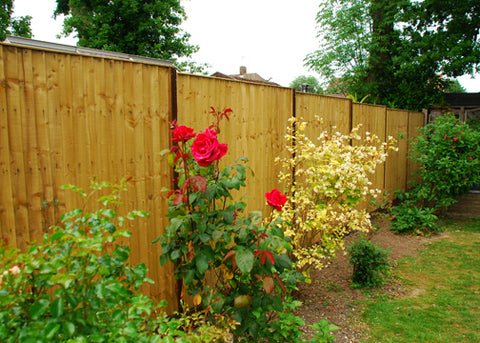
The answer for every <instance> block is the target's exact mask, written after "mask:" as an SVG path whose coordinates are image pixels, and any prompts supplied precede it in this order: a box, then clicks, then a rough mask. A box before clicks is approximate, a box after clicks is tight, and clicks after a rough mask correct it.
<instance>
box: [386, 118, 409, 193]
mask: <svg viewBox="0 0 480 343" xmlns="http://www.w3.org/2000/svg"><path fill="white" fill-rule="evenodd" d="M386 135H387V138H388V137H389V136H391V137H394V138H395V139H396V140H397V146H398V151H397V152H394V151H389V154H388V157H387V161H386V164H385V190H386V191H387V194H388V197H389V198H393V197H394V191H397V190H405V187H406V184H407V139H408V111H402V110H392V109H388V110H387V132H386Z"/></svg>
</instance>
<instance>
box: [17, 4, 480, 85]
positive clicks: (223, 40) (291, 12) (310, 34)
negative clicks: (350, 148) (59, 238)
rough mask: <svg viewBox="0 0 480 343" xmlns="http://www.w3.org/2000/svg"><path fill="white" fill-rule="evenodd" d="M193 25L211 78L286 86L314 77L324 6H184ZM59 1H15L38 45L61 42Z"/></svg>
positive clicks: (188, 27)
mask: <svg viewBox="0 0 480 343" xmlns="http://www.w3.org/2000/svg"><path fill="white" fill-rule="evenodd" d="M181 3H182V5H183V6H184V8H185V11H186V13H187V16H188V19H187V20H186V21H185V22H184V23H183V25H182V28H183V29H184V30H185V31H186V32H188V33H190V34H191V38H190V42H191V43H192V44H195V45H199V46H200V51H199V52H198V53H197V54H196V55H195V56H194V60H195V61H196V62H201V63H207V64H209V65H210V68H209V69H208V72H209V73H210V74H212V73H214V72H216V71H219V72H222V73H224V74H238V73H239V67H240V66H241V65H244V66H246V67H247V72H249V73H257V74H259V75H260V76H262V77H263V78H264V79H267V80H268V79H271V81H273V82H276V83H278V84H280V85H282V86H288V85H289V83H290V82H291V81H292V80H293V79H295V78H296V77H297V76H300V75H314V76H317V77H318V75H315V74H314V73H313V72H310V71H308V70H307V68H305V67H304V66H303V63H304V62H303V59H304V58H305V56H306V55H307V54H308V53H310V52H313V51H314V50H315V49H316V48H317V39H316V29H315V15H316V12H317V9H318V4H319V3H320V0H298V1H292V0H181ZM55 6H56V1H55V0H14V7H15V8H14V10H15V13H14V15H16V16H21V15H27V14H28V15H31V16H32V17H33V19H32V31H33V35H34V37H33V38H34V39H38V40H44V41H49V42H57V43H63V44H70V45H75V42H76V40H75V39H74V38H71V37H68V38H63V39H61V40H58V39H57V38H56V35H58V34H59V33H60V32H61V30H62V18H57V20H54V19H53V11H54V9H55ZM460 83H461V84H462V85H463V86H464V87H465V88H466V89H467V91H469V92H480V78H479V77H477V78H476V79H471V77H469V76H464V77H462V78H460Z"/></svg>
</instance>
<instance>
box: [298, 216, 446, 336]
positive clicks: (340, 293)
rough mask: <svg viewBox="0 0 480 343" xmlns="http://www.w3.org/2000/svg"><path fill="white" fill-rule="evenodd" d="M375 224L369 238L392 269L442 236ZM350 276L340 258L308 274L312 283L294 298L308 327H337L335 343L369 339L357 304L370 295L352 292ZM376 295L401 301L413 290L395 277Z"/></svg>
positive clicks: (346, 263) (344, 259)
mask: <svg viewBox="0 0 480 343" xmlns="http://www.w3.org/2000/svg"><path fill="white" fill-rule="evenodd" d="M376 224H377V226H378V227H380V229H379V230H377V231H376V232H375V233H373V234H370V235H369V236H368V237H369V239H371V240H372V241H373V242H374V243H376V244H378V245H380V246H382V247H383V248H384V249H388V250H389V251H390V259H391V263H392V265H393V266H395V264H396V261H397V260H398V259H399V258H401V257H403V256H405V255H410V256H415V255H418V253H419V250H421V249H422V248H424V247H425V246H426V244H429V243H431V242H432V241H434V240H437V239H439V238H441V237H442V236H443V235H445V234H436V235H433V236H430V237H420V236H408V235H397V234H395V233H393V232H392V231H391V230H389V229H388V228H389V226H390V222H389V220H388V219H386V218H380V219H377V220H376ZM359 235H360V233H354V234H351V235H349V236H348V237H346V238H345V241H346V246H348V245H349V244H351V243H352V241H353V240H354V239H355V238H357V237H358V236H359ZM351 276H352V267H351V265H350V263H349V261H348V257H347V256H345V255H340V256H338V257H337V258H335V259H334V260H333V261H332V263H331V264H330V265H329V266H328V267H326V268H324V269H322V270H313V271H311V274H310V278H311V283H310V284H303V285H302V286H301V288H300V290H299V292H298V294H297V295H296V298H297V300H300V301H302V302H303V303H304V305H302V307H301V308H300V309H299V312H298V315H299V316H300V317H301V318H302V319H303V320H304V321H305V323H306V324H307V325H310V324H313V323H316V322H318V321H319V320H320V319H326V320H328V322H329V323H332V324H335V325H337V326H338V327H340V329H339V330H337V331H334V332H333V334H335V335H336V338H335V342H336V343H347V342H348V343H350V342H360V341H361V340H363V339H366V338H367V337H368V327H366V326H365V325H364V324H363V323H362V322H361V320H360V313H361V309H360V308H359V305H358V302H359V301H360V300H362V299H365V297H368V296H370V295H368V292H365V291H362V290H360V289H353V288H351ZM375 292H376V293H380V294H388V295H391V296H393V297H402V296H409V295H412V292H415V290H407V289H406V288H405V287H403V286H401V285H400V284H399V283H398V282H396V279H395V277H390V278H389V280H388V281H387V282H386V284H385V285H384V286H383V287H382V288H380V289H376V290H375ZM304 331H305V332H306V333H309V328H307V327H306V328H304Z"/></svg>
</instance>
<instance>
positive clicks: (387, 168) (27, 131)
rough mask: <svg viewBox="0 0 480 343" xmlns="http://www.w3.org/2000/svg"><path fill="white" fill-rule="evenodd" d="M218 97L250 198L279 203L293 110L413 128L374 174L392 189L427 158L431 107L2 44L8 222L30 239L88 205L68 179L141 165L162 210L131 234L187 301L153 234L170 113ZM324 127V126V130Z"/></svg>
mask: <svg viewBox="0 0 480 343" xmlns="http://www.w3.org/2000/svg"><path fill="white" fill-rule="evenodd" d="M210 106H213V107H215V108H216V109H218V110H221V109H224V108H231V109H232V110H233V115H232V116H231V118H230V120H229V121H223V122H222V123H221V126H220V128H221V135H220V136H219V139H220V141H222V142H225V143H227V144H228V147H229V151H228V154H227V156H226V158H225V161H224V162H223V161H222V163H226V164H227V163H228V164H230V163H232V162H233V161H234V160H235V159H236V158H238V157H240V156H245V157H247V158H248V159H249V163H248V165H249V167H250V168H251V169H252V170H253V172H254V173H255V176H254V177H251V178H250V179H249V180H248V184H247V187H246V188H245V190H243V191H241V193H240V194H239V196H240V195H241V196H250V197H249V198H247V201H246V202H247V210H248V211H252V210H262V211H268V210H269V209H268V208H267V206H266V205H265V200H264V197H263V194H264V193H265V192H267V191H270V190H271V189H272V188H279V189H281V188H282V187H283V185H278V181H277V175H278V171H279V170H278V167H277V166H276V165H275V163H274V157H275V156H287V150H286V148H285V144H286V143H285V139H284V135H285V128H286V126H287V120H288V118H289V117H290V116H292V115H295V116H297V117H302V118H303V119H304V120H306V121H314V120H315V116H319V117H322V118H323V125H322V126H321V127H320V128H317V129H313V127H314V126H312V128H310V130H311V135H315V134H316V135H318V134H319V133H320V132H317V131H319V130H333V129H334V127H336V128H335V130H337V131H340V132H342V133H348V132H349V131H350V129H351V128H352V127H353V126H355V125H357V124H358V123H362V124H363V130H368V131H370V132H372V133H375V134H377V135H378V136H380V137H382V138H386V137H387V136H389V135H391V136H395V137H396V136H398V134H400V133H401V134H402V135H403V137H404V138H403V139H400V140H399V146H400V149H399V151H398V153H393V154H392V155H391V156H390V157H389V158H388V160H387V162H386V163H385V164H384V166H382V167H380V168H378V172H377V173H376V175H375V176H374V178H373V180H372V182H373V183H374V186H376V187H378V188H380V189H385V190H387V191H388V192H390V193H392V192H393V191H394V190H397V189H403V188H405V187H406V182H407V180H408V179H409V177H410V176H409V175H410V173H411V171H412V170H414V168H415V166H414V165H412V164H411V163H410V162H409V161H408V160H407V159H406V151H407V138H409V137H415V136H416V135H417V131H416V128H417V127H421V126H423V114H422V113H414V112H408V111H401V110H390V109H386V108H385V107H384V106H373V105H365V104H357V103H352V102H351V101H350V100H348V99H344V98H333V97H327V96H319V95H312V94H304V93H296V92H295V91H294V90H293V89H290V88H283V87H274V86H269V85H261V84H253V83H247V82H239V81H232V80H224V79H216V78H210V77H204V76H194V75H185V74H177V73H176V72H175V71H174V70H172V69H171V68H170V67H164V66H159V65H155V64H149V63H144V62H133V61H125V60H119V59H115V58H105V57H92V56H82V55H78V54H72V53H64V52H58V51H48V50H42V49H35V48H25V47H22V46H16V45H12V44H4V43H2V44H0V185H1V191H0V234H1V235H2V236H4V237H7V238H8V240H9V241H10V243H12V244H13V245H14V246H17V247H19V248H20V249H22V250H25V249H26V248H27V245H28V243H30V242H32V241H34V240H40V239H41V237H42V235H43V233H45V232H48V228H49V227H50V226H51V225H53V224H55V223H58V222H59V219H60V215H61V213H64V212H65V211H67V210H70V209H72V208H75V207H78V206H80V205H81V202H80V199H79V197H78V196H77V195H75V194H73V193H72V192H68V191H63V190H60V186H61V185H64V184H74V185H77V186H80V187H82V188H84V189H88V186H89V183H90V180H91V178H92V177H94V176H96V177H98V179H99V180H105V181H111V182H116V181H119V180H120V179H122V178H124V177H133V179H134V182H135V185H134V187H130V190H129V191H128V192H127V193H126V194H125V196H124V203H125V208H126V210H132V209H141V210H145V211H147V212H149V213H150V215H151V217H150V219H146V220H143V219H142V220H140V221H137V222H135V225H134V226H133V227H131V228H130V229H131V231H132V233H133V234H132V237H131V238H130V239H129V242H128V244H129V245H130V248H131V251H132V262H133V263H138V262H142V263H145V264H146V265H147V267H148V268H149V270H150V272H149V277H150V278H152V279H153V280H154V281H155V285H153V286H147V287H146V288H145V291H146V293H147V294H149V295H150V296H152V297H154V298H155V299H156V300H160V299H167V300H169V303H170V306H171V308H170V310H171V309H173V307H174V306H175V304H176V293H175V287H174V279H173V271H172V267H171V266H166V267H163V268H162V267H160V265H159V262H158V256H159V254H160V248H159V246H158V245H152V244H151V241H152V240H153V239H155V238H156V237H158V236H159V235H161V234H162V233H163V230H164V227H165V226H166V225H167V224H168V221H167V220H166V218H165V215H166V210H167V200H166V194H165V193H164V192H162V191H161V190H162V188H163V187H167V188H168V187H170V186H171V179H172V177H173V175H172V171H171V169H170V167H169V166H168V164H167V163H166V160H165V159H164V158H162V157H161V156H159V154H158V153H159V152H160V151H161V150H163V149H165V148H168V147H169V144H170V142H169V134H170V132H169V123H170V122H171V120H172V119H173V118H176V119H177V120H178V122H179V124H183V125H188V126H192V127H194V128H195V130H196V131H197V132H198V131H201V130H204V129H205V127H207V126H209V125H210V124H211V122H212V121H213V117H212V116H211V115H210V114H209V113H208V112H209V111H210ZM312 137H313V136H312Z"/></svg>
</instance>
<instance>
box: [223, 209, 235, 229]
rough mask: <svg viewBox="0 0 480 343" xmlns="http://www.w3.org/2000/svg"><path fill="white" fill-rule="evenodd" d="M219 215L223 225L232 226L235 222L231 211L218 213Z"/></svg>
mask: <svg viewBox="0 0 480 343" xmlns="http://www.w3.org/2000/svg"><path fill="white" fill-rule="evenodd" d="M220 214H221V215H222V217H223V220H224V221H225V223H227V224H228V225H232V224H233V223H234V221H235V216H234V214H235V212H234V211H233V210H224V211H220Z"/></svg>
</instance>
